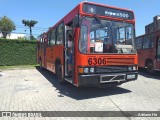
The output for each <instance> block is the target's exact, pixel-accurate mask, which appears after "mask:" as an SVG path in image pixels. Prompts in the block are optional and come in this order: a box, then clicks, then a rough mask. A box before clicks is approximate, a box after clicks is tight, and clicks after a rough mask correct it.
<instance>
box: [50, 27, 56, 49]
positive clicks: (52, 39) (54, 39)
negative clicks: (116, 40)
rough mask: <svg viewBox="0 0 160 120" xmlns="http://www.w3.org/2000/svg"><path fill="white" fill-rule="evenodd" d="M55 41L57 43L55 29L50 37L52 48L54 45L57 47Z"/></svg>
mask: <svg viewBox="0 0 160 120" xmlns="http://www.w3.org/2000/svg"><path fill="white" fill-rule="evenodd" d="M55 41H56V36H55V29H53V30H52V31H51V37H50V41H49V42H50V43H49V44H50V46H53V45H55Z"/></svg>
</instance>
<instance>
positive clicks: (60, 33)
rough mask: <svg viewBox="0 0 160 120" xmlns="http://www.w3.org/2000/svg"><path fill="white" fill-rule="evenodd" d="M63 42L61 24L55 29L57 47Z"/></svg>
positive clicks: (62, 27) (62, 26)
mask: <svg viewBox="0 0 160 120" xmlns="http://www.w3.org/2000/svg"><path fill="white" fill-rule="evenodd" d="M63 40H64V24H63V23H61V24H59V25H58V27H57V45H61V44H62V43H63Z"/></svg>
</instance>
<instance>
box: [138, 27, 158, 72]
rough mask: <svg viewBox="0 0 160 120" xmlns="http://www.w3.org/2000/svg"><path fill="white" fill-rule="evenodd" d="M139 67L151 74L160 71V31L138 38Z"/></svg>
mask: <svg viewBox="0 0 160 120" xmlns="http://www.w3.org/2000/svg"><path fill="white" fill-rule="evenodd" d="M136 48H137V52H138V55H139V56H138V66H139V67H142V68H147V71H148V73H149V74H152V73H154V72H155V70H160V30H158V31H155V32H152V33H149V34H144V35H141V36H139V37H137V38H136Z"/></svg>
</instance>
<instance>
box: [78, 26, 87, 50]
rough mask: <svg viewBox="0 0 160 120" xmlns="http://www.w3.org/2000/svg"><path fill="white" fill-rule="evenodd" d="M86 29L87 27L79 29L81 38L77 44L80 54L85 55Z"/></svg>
mask: <svg viewBox="0 0 160 120" xmlns="http://www.w3.org/2000/svg"><path fill="white" fill-rule="evenodd" d="M87 31H88V27H87V26H82V27H81V38H80V41H79V42H80V43H79V48H80V52H82V53H86V52H87V45H88V37H87V36H88V34H87V33H88V32H87Z"/></svg>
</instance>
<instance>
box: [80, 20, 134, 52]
mask: <svg viewBox="0 0 160 120" xmlns="http://www.w3.org/2000/svg"><path fill="white" fill-rule="evenodd" d="M133 33H134V32H133V25H132V24H128V23H124V22H115V21H108V20H101V19H99V18H96V17H94V18H89V17H85V18H83V21H82V26H81V37H80V41H79V49H80V52H82V53H121V54H122V53H125V54H130V53H135V49H134V46H133V45H134V44H133V43H134V34H133Z"/></svg>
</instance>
